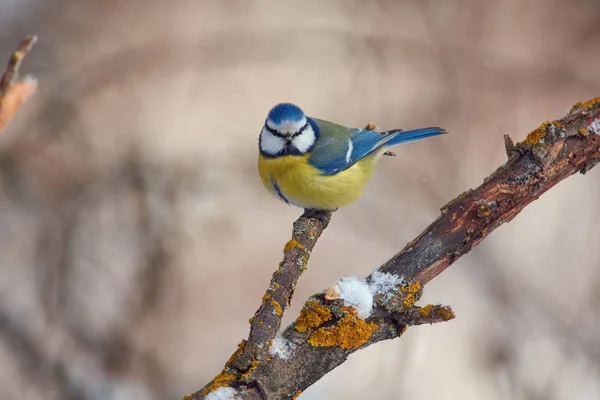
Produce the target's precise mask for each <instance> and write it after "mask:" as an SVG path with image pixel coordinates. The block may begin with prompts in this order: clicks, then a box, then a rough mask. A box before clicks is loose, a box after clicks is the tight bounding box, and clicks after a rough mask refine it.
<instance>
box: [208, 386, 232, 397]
mask: <svg viewBox="0 0 600 400" xmlns="http://www.w3.org/2000/svg"><path fill="white" fill-rule="evenodd" d="M235 393H236V391H235V389H234V388H230V387H222V388H218V389H217V390H215V391H214V392H210V393H209V394H208V396H206V397H205V400H238V399H239V397H237V396H236V395H235Z"/></svg>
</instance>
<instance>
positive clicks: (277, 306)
mask: <svg viewBox="0 0 600 400" xmlns="http://www.w3.org/2000/svg"><path fill="white" fill-rule="evenodd" d="M271 307H273V310H275V312H276V313H277V315H282V314H283V310H282V309H281V305H280V304H279V303H278V302H276V301H275V300H272V301H271Z"/></svg>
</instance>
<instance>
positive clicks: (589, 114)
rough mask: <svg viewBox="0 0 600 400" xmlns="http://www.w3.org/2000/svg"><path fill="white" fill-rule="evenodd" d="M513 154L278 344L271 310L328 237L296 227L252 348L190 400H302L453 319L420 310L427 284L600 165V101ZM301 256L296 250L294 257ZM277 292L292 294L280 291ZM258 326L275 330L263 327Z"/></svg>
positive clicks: (511, 149) (321, 297)
mask: <svg viewBox="0 0 600 400" xmlns="http://www.w3.org/2000/svg"><path fill="white" fill-rule="evenodd" d="M505 146H506V152H507V154H508V156H509V160H508V162H507V163H506V164H505V165H503V166H501V167H500V168H498V169H497V170H496V171H495V172H494V173H492V174H491V175H490V176H489V177H487V178H485V179H484V182H483V184H482V185H481V186H479V187H477V188H476V189H474V190H469V191H467V192H465V193H462V194H461V195H460V196H458V197H457V198H456V199H454V200H452V201H451V202H450V203H448V204H447V205H445V206H444V207H443V208H442V209H441V211H442V213H441V215H440V217H438V218H437V219H436V220H435V221H434V222H433V223H432V224H431V225H430V226H429V227H427V229H425V231H424V232H423V233H422V234H421V235H419V236H418V237H417V238H416V239H415V240H413V241H412V242H410V243H409V244H408V245H407V246H406V247H405V248H404V249H403V250H402V251H400V252H399V253H398V254H396V255H395V256H394V257H392V258H391V259H390V260H389V261H388V262H386V263H385V264H384V265H382V266H381V267H380V268H378V269H377V270H376V271H374V272H373V273H372V274H371V275H370V276H368V277H367V278H365V279H362V280H358V279H356V278H354V280H348V279H346V280H344V279H342V280H340V281H338V282H337V283H336V284H334V285H333V286H332V287H331V288H329V289H328V290H327V291H326V292H322V293H318V294H315V295H313V296H311V298H309V299H308V301H307V302H306V303H305V305H304V307H303V309H302V311H301V313H300V316H299V317H298V319H297V320H296V321H295V322H294V323H293V324H291V325H290V326H288V327H287V328H286V329H285V330H284V331H283V332H281V333H280V334H279V335H277V336H275V330H276V328H275V327H276V326H277V327H278V326H279V324H280V315H279V311H278V310H277V309H276V308H275V307H272V308H271V307H269V306H268V305H266V304H270V303H269V301H270V299H271V296H273V295H274V294H275V293H277V295H278V297H276V298H275V299H276V301H278V302H280V301H281V299H283V300H284V301H283V304H284V305H285V306H287V304H288V301H289V298H290V296H291V294H292V292H293V287H294V285H295V283H296V281H297V279H298V277H299V276H300V273H301V272H302V270H303V269H304V268H305V265H306V261H307V260H308V256H309V252H310V250H311V249H312V247H313V246H314V244H315V241H316V238H317V237H318V235H319V234H320V233H321V230H322V228H323V225H318V224H319V223H320V222H319V220H316V219H303V218H301V219H300V220H298V221H297V222H296V224H295V229H294V239H292V241H291V242H289V243H288V245H286V250H287V251H286V252H285V254H286V256H285V257H286V258H284V262H283V263H282V266H286V268H285V270H284V269H282V266H280V269H279V270H278V272H276V273H275V274H274V276H273V280H272V281H271V286H270V287H269V290H270V291H268V292H267V295H266V301H263V305H262V306H261V308H260V309H259V311H258V312H257V315H256V317H255V319H254V322H253V323H252V328H251V333H250V338H249V341H248V342H246V341H242V343H241V344H240V346H239V348H238V351H236V353H234V355H233V356H232V357H231V359H230V360H229V361H228V362H227V364H226V365H225V368H224V369H223V371H222V372H221V374H219V375H218V376H217V377H215V379H213V381H212V382H211V383H209V384H208V385H207V386H205V387H204V388H203V389H202V390H200V391H198V392H196V393H193V394H191V395H189V396H186V399H190V400H191V399H201V398H211V397H213V398H215V399H216V398H225V397H217V395H228V394H233V395H235V396H240V398H244V399H246V398H250V399H289V398H295V397H296V396H297V395H298V394H300V393H301V392H302V391H303V390H304V389H306V388H307V387H309V386H310V385H312V384H313V383H315V382H316V381H317V380H319V379H320V378H321V377H323V376H324V375H325V374H327V373H328V372H329V371H331V370H332V369H334V368H335V367H337V366H338V365H340V364H341V363H343V362H344V361H345V360H346V359H347V357H348V356H349V355H350V354H352V353H353V352H355V351H357V350H358V349H361V348H364V347H367V346H369V345H371V344H373V343H376V342H378V341H381V340H386V339H393V338H396V337H399V336H401V335H402V333H403V332H404V330H405V329H406V327H407V326H411V325H419V324H422V323H433V322H440V321H447V320H449V319H451V318H453V317H454V314H453V313H452V310H450V309H449V308H448V307H444V306H434V305H428V306H425V307H416V306H415V305H414V304H415V302H416V301H417V300H418V299H419V297H420V295H421V293H422V284H425V283H427V282H429V281H430V280H431V279H433V278H434V277H436V276H437V275H438V274H440V273H441V272H442V271H443V270H444V269H446V268H447V267H448V266H450V265H451V264H452V263H454V262H455V261H456V260H457V259H458V258H460V256H462V255H463V254H466V253H467V252H469V251H470V250H471V249H472V248H473V247H474V246H476V245H477V244H479V243H480V242H481V241H482V240H483V239H484V238H485V237H487V236H488V235H489V234H490V233H491V232H492V231H493V230H494V229H496V228H497V227H499V226H500V225H502V224H503V223H505V222H509V221H510V220H512V219H513V218H514V217H515V216H516V215H517V214H518V213H519V212H520V211H521V210H522V209H523V208H524V207H526V206H527V205H528V204H529V203H531V202H532V201H534V200H536V199H537V198H539V196H541V195H542V194H543V193H545V192H546V191H548V190H549V189H550V188H552V187H553V186H554V185H556V184H557V183H558V182H560V181H561V180H563V179H565V178H567V177H568V176H570V175H573V174H574V173H576V172H581V173H586V172H587V171H589V170H590V169H591V168H592V167H593V166H595V165H596V164H597V163H598V162H599V161H600V97H599V98H596V99H594V100H590V101H587V102H581V103H578V104H576V105H575V106H574V107H573V109H572V110H571V112H570V113H569V115H567V116H566V117H564V118H562V119H560V120H557V121H552V122H548V123H544V124H542V125H541V126H540V127H539V128H538V129H536V130H535V131H533V132H531V133H530V134H529V135H528V136H527V139H525V140H524V141H523V142H520V143H518V144H517V145H516V146H515V145H514V144H513V142H512V140H511V139H510V138H509V137H505ZM299 225H300V226H307V227H312V228H310V229H311V230H310V231H308V230H304V229H303V230H304V235H307V236H306V237H305V238H302V240H304V241H305V242H303V241H299V240H298V239H297V236H298V233H299V232H298V226H299ZM313 229H318V230H313ZM309 233H312V235H311V234H309ZM309 239H310V240H309ZM294 240H296V241H297V242H299V243H300V244H301V247H297V246H296V242H294ZM294 248H296V249H297V250H295V252H294V253H293V254H290V252H291V250H292V249H294ZM288 257H289V258H288ZM286 260H288V261H286ZM290 260H296V263H297V265H296V266H293V265H291V263H290ZM279 271H281V272H279ZM280 274H281V275H283V274H288V277H287V278H284V277H279V275H280ZM278 282H281V283H282V284H283V285H287V286H288V288H287V289H286V288H282V287H281V286H278V287H274V284H275V283H278ZM278 290H279V291H280V292H277V291H278ZM269 293H271V294H270V295H269ZM284 294H285V295H287V297H285V296H284ZM265 310H267V311H268V312H270V313H271V314H269V313H268V312H267V311H265ZM272 315H278V317H272ZM259 318H260V321H263V325H264V323H268V324H269V325H268V326H266V327H263V328H261V329H258V328H257V327H255V324H256V323H257V321H258V320H259ZM273 338H274V340H273V341H271V342H269V343H267V342H266V340H271V339H273ZM261 346H262V347H261ZM224 388H231V389H224Z"/></svg>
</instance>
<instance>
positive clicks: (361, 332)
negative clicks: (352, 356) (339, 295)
mask: <svg viewBox="0 0 600 400" xmlns="http://www.w3.org/2000/svg"><path fill="white" fill-rule="evenodd" d="M375 329H377V324H376V323H374V322H367V321H365V320H364V319H360V318H358V316H357V315H356V314H355V313H347V314H346V315H344V317H343V318H342V319H340V320H339V321H338V322H337V324H335V325H334V326H330V327H327V328H320V329H317V330H316V331H314V332H313V333H311V334H310V336H309V337H308V343H309V344H310V345H312V346H318V347H323V346H327V347H330V346H339V347H341V348H342V349H346V350H347V349H355V348H357V347H360V346H362V345H363V344H365V343H367V341H368V340H369V338H370V337H371V335H373V331H374V330H375Z"/></svg>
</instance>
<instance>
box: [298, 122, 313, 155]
mask: <svg viewBox="0 0 600 400" xmlns="http://www.w3.org/2000/svg"><path fill="white" fill-rule="evenodd" d="M293 143H294V147H295V148H296V149H298V151H299V152H300V153H306V152H307V151H308V150H309V149H310V148H311V147H312V145H313V144H315V131H313V129H312V126H310V125H308V126H307V127H306V129H304V131H303V132H302V133H301V134H300V135H298V136H297V137H295V138H294V141H293Z"/></svg>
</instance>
